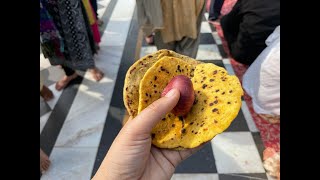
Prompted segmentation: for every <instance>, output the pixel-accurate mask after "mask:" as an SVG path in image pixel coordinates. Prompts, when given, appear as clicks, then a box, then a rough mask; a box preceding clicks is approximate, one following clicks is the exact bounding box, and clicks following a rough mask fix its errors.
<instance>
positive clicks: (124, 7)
mask: <svg viewBox="0 0 320 180" xmlns="http://www.w3.org/2000/svg"><path fill="white" fill-rule="evenodd" d="M134 7H135V1H133V0H131V1H127V0H119V1H117V4H116V6H115V7H114V10H113V12H112V15H111V17H110V21H109V23H108V25H107V28H106V29H105V31H104V35H103V36H102V38H101V43H100V46H124V45H125V42H126V39H127V34H128V31H129V27H130V22H131V19H132V15H133V10H134Z"/></svg>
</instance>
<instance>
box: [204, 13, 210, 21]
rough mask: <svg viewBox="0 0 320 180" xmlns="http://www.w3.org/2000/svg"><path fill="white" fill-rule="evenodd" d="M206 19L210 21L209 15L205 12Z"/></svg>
mask: <svg viewBox="0 0 320 180" xmlns="http://www.w3.org/2000/svg"><path fill="white" fill-rule="evenodd" d="M204 17H205V18H206V20H208V18H209V13H207V12H205V13H204Z"/></svg>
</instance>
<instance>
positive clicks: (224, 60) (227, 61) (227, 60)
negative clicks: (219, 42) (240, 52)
mask: <svg viewBox="0 0 320 180" xmlns="http://www.w3.org/2000/svg"><path fill="white" fill-rule="evenodd" d="M222 62H223V64H224V65H226V64H231V62H230V59H229V58H223V59H222Z"/></svg>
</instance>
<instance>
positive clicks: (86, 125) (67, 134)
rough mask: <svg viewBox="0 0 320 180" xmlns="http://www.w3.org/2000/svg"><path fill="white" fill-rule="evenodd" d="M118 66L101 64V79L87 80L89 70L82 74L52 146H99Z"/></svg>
mask: <svg viewBox="0 0 320 180" xmlns="http://www.w3.org/2000/svg"><path fill="white" fill-rule="evenodd" d="M97 66H98V67H101V65H100V66H99V65H97ZM118 68H119V66H118V65H108V66H106V67H102V68H101V70H102V71H104V72H105V77H104V78H103V79H102V80H101V81H100V82H95V81H93V80H90V79H89V78H91V77H88V76H90V75H89V73H88V72H87V73H86V74H85V78H84V79H83V81H82V84H81V85H80V86H79V89H78V93H77V95H76V97H75V99H74V101H73V104H72V106H71V108H70V110H69V114H68V115H67V117H66V120H65V123H64V124H63V127H62V128H61V131H60V134H59V136H58V138H57V141H56V144H55V146H57V147H98V146H99V142H100V138H101V133H102V130H103V127H104V122H105V119H106V115H107V112H108V108H109V104H110V100H111V96H112V93H113V88H114V84H115V79H116V75H117V72H118Z"/></svg>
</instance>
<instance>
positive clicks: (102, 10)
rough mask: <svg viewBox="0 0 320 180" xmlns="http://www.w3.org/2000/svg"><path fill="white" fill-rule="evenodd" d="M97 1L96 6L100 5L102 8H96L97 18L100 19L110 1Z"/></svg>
mask: <svg viewBox="0 0 320 180" xmlns="http://www.w3.org/2000/svg"><path fill="white" fill-rule="evenodd" d="M97 3H98V6H99V5H101V6H102V8H98V18H99V19H101V18H102V16H103V14H104V13H105V11H106V9H107V7H108V5H109V3H110V0H103V1H98V2H97Z"/></svg>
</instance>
